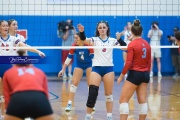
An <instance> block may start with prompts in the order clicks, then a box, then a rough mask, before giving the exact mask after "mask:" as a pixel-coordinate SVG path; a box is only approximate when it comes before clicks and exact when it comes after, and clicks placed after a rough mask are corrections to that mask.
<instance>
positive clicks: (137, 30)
mask: <svg viewBox="0 0 180 120" xmlns="http://www.w3.org/2000/svg"><path fill="white" fill-rule="evenodd" d="M142 30H143V28H142V26H141V25H140V21H139V20H135V21H134V24H133V26H132V28H131V33H132V36H133V40H132V42H131V43H129V45H128V49H127V51H128V52H127V60H126V63H125V66H124V68H123V71H122V73H121V75H120V77H119V78H118V81H117V83H118V84H120V82H121V81H122V79H123V77H124V75H125V74H126V73H127V71H128V70H129V74H128V77H127V80H126V81H125V83H124V85H123V87H122V91H121V96H120V100H119V102H120V107H119V110H120V119H121V120H127V117H128V114H129V106H128V101H129V99H130V98H131V96H132V95H133V93H134V91H136V93H137V97H138V102H139V120H145V118H146V115H147V113H148V107H147V99H146V98H147V84H148V82H149V72H150V67H151V48H150V46H149V44H148V42H147V41H145V40H144V39H142V38H141V34H142Z"/></svg>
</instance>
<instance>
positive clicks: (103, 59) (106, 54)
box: [78, 21, 126, 120]
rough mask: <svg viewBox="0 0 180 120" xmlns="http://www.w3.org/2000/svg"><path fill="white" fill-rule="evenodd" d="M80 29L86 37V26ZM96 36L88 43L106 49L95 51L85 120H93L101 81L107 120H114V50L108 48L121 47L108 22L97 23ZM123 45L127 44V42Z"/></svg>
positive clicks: (79, 26)
mask: <svg viewBox="0 0 180 120" xmlns="http://www.w3.org/2000/svg"><path fill="white" fill-rule="evenodd" d="M78 29H79V31H80V32H81V37H82V36H84V37H85V33H84V26H82V25H81V24H79V25H78ZM95 36H96V37H92V38H88V39H86V42H87V43H89V44H91V45H93V46H101V47H102V46H104V47H103V48H95V49H94V58H93V61H92V72H91V75H90V81H89V95H88V100H87V104H86V106H87V111H86V116H85V120H90V119H91V112H92V109H93V107H94V106H95V103H96V99H97V96H98V90H99V86H100V83H101V79H103V82H104V88H105V99H106V109H107V120H112V109H113V95H112V94H113V85H114V70H113V59H112V51H113V48H107V46H115V45H119V43H118V41H117V40H116V39H115V38H111V37H110V28H109V24H108V22H106V21H100V22H98V23H97V26H96V35H95ZM119 42H120V43H121V42H123V41H122V40H121V41H119ZM123 43H124V44H125V42H123ZM125 45H126V44H125Z"/></svg>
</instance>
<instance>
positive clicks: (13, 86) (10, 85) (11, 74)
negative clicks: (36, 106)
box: [3, 66, 48, 107]
mask: <svg viewBox="0 0 180 120" xmlns="http://www.w3.org/2000/svg"><path fill="white" fill-rule="evenodd" d="M3 87H4V97H5V104H6V107H7V106H8V104H9V100H10V97H11V95H12V94H14V93H16V92H20V91H28V90H35V91H41V92H44V93H45V94H46V96H47V98H48V87H47V79H46V75H45V74H44V73H43V72H42V71H41V70H40V69H38V68H35V67H33V66H23V67H22V66H21V67H19V66H14V67H12V68H10V69H9V70H7V71H6V72H5V74H4V77H3Z"/></svg>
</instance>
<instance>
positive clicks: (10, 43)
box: [0, 35, 20, 56]
mask: <svg viewBox="0 0 180 120" xmlns="http://www.w3.org/2000/svg"><path fill="white" fill-rule="evenodd" d="M19 42H20V40H19V39H18V38H16V37H15V36H10V35H8V38H7V39H6V40H4V39H3V38H2V37H1V36H0V47H1V48H3V47H9V48H8V49H0V56H14V55H17V53H16V54H15V52H14V51H15V49H13V47H16V46H17V45H18V43H19Z"/></svg>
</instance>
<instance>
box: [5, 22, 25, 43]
mask: <svg viewBox="0 0 180 120" xmlns="http://www.w3.org/2000/svg"><path fill="white" fill-rule="evenodd" d="M8 25H9V34H10V35H11V36H16V37H17V38H18V39H19V40H20V41H21V42H23V43H26V40H25V38H24V36H22V35H20V34H17V30H18V22H17V21H16V20H14V19H10V20H8Z"/></svg>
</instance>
